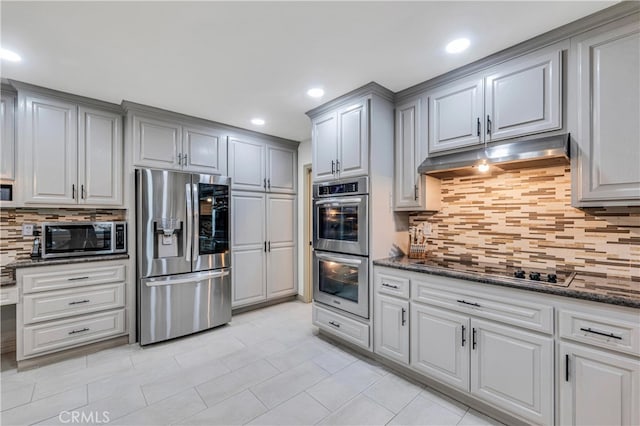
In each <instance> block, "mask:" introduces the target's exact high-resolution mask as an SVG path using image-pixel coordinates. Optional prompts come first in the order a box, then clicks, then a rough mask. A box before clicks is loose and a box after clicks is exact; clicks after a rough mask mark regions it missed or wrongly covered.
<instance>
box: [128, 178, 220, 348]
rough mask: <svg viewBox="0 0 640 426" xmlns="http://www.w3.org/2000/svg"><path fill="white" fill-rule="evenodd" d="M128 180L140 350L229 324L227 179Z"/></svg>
mask: <svg viewBox="0 0 640 426" xmlns="http://www.w3.org/2000/svg"><path fill="white" fill-rule="evenodd" d="M136 180H137V188H136V190H137V203H138V205H137V231H138V233H137V238H138V244H137V246H138V278H139V279H138V334H139V339H140V344H142V345H146V344H148V343H154V342H158V341H162V340H166V339H171V338H174V337H178V336H183V335H186V334H190V333H194V332H196V331H200V330H204V329H207V328H211V327H215V326H218V325H222V324H225V323H227V322H229V321H230V320H231V277H230V273H231V264H230V261H231V260H230V259H231V257H230V238H229V230H230V228H229V223H230V222H229V220H230V216H229V198H230V193H229V183H230V180H229V178H228V177H220V176H209V175H201V174H189V173H179V172H170V171H165V170H151V169H141V170H137V171H136Z"/></svg>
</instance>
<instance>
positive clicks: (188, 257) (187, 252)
mask: <svg viewBox="0 0 640 426" xmlns="http://www.w3.org/2000/svg"><path fill="white" fill-rule="evenodd" d="M185 195H186V198H187V224H186V226H185V230H184V236H183V238H185V239H186V240H187V248H186V250H185V259H186V261H187V262H191V236H190V235H189V233H190V232H191V230H192V229H193V223H192V222H193V204H192V202H193V201H192V200H191V182H189V183H187V184H186V185H185Z"/></svg>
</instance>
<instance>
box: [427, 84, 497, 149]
mask: <svg viewBox="0 0 640 426" xmlns="http://www.w3.org/2000/svg"><path fill="white" fill-rule="evenodd" d="M483 88H484V80H483V79H482V78H475V79H472V80H465V81H462V82H456V83H453V84H451V85H448V86H446V87H443V88H441V89H439V90H436V91H434V92H433V93H430V94H429V132H428V133H429V136H428V138H429V154H432V153H437V152H442V151H447V150H450V149H456V148H462V147H465V146H470V145H477V144H480V143H482V142H483V141H484V135H483V132H484V123H485V120H484V118H483V116H484V114H483V107H484V104H483V100H484V90H483Z"/></svg>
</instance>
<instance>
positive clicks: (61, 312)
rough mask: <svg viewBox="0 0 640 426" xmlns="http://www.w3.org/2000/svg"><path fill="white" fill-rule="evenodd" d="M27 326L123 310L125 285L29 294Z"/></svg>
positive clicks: (25, 307)
mask: <svg viewBox="0 0 640 426" xmlns="http://www.w3.org/2000/svg"><path fill="white" fill-rule="evenodd" d="M22 304H23V307H22V309H23V318H24V323H25V324H31V323H34V322H39V321H46V320H52V319H58V318H66V317H70V316H73V315H78V314H88V313H91V312H98V311H105V310H107V309H114V308H121V307H124V283H123V282H122V283H116V284H104V285H97V286H91V287H81V288H77V289H75V288H74V289H71V290H58V291H50V292H41V293H34V294H26V295H25V296H24V298H23V301H22Z"/></svg>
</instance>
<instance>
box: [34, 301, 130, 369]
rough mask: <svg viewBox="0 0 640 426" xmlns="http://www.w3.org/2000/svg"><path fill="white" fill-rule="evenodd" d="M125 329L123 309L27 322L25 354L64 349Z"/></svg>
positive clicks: (106, 336) (116, 333)
mask: <svg viewBox="0 0 640 426" xmlns="http://www.w3.org/2000/svg"><path fill="white" fill-rule="evenodd" d="M122 333H124V309H120V310H117V311H112V312H106V313H99V314H92V315H86V316H83V317H80V318H74V319H70V320H60V321H52V322H47V323H44V324H36V325H29V326H25V327H24V330H23V345H24V356H25V357H28V356H31V355H36V354H40V353H44V352H50V351H53V350H61V349H66V348H71V347H74V346H79V345H82V344H85V343H89V342H93V341H97V340H102V339H105V338H108V337H111V336H116V335H118V334H122Z"/></svg>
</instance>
